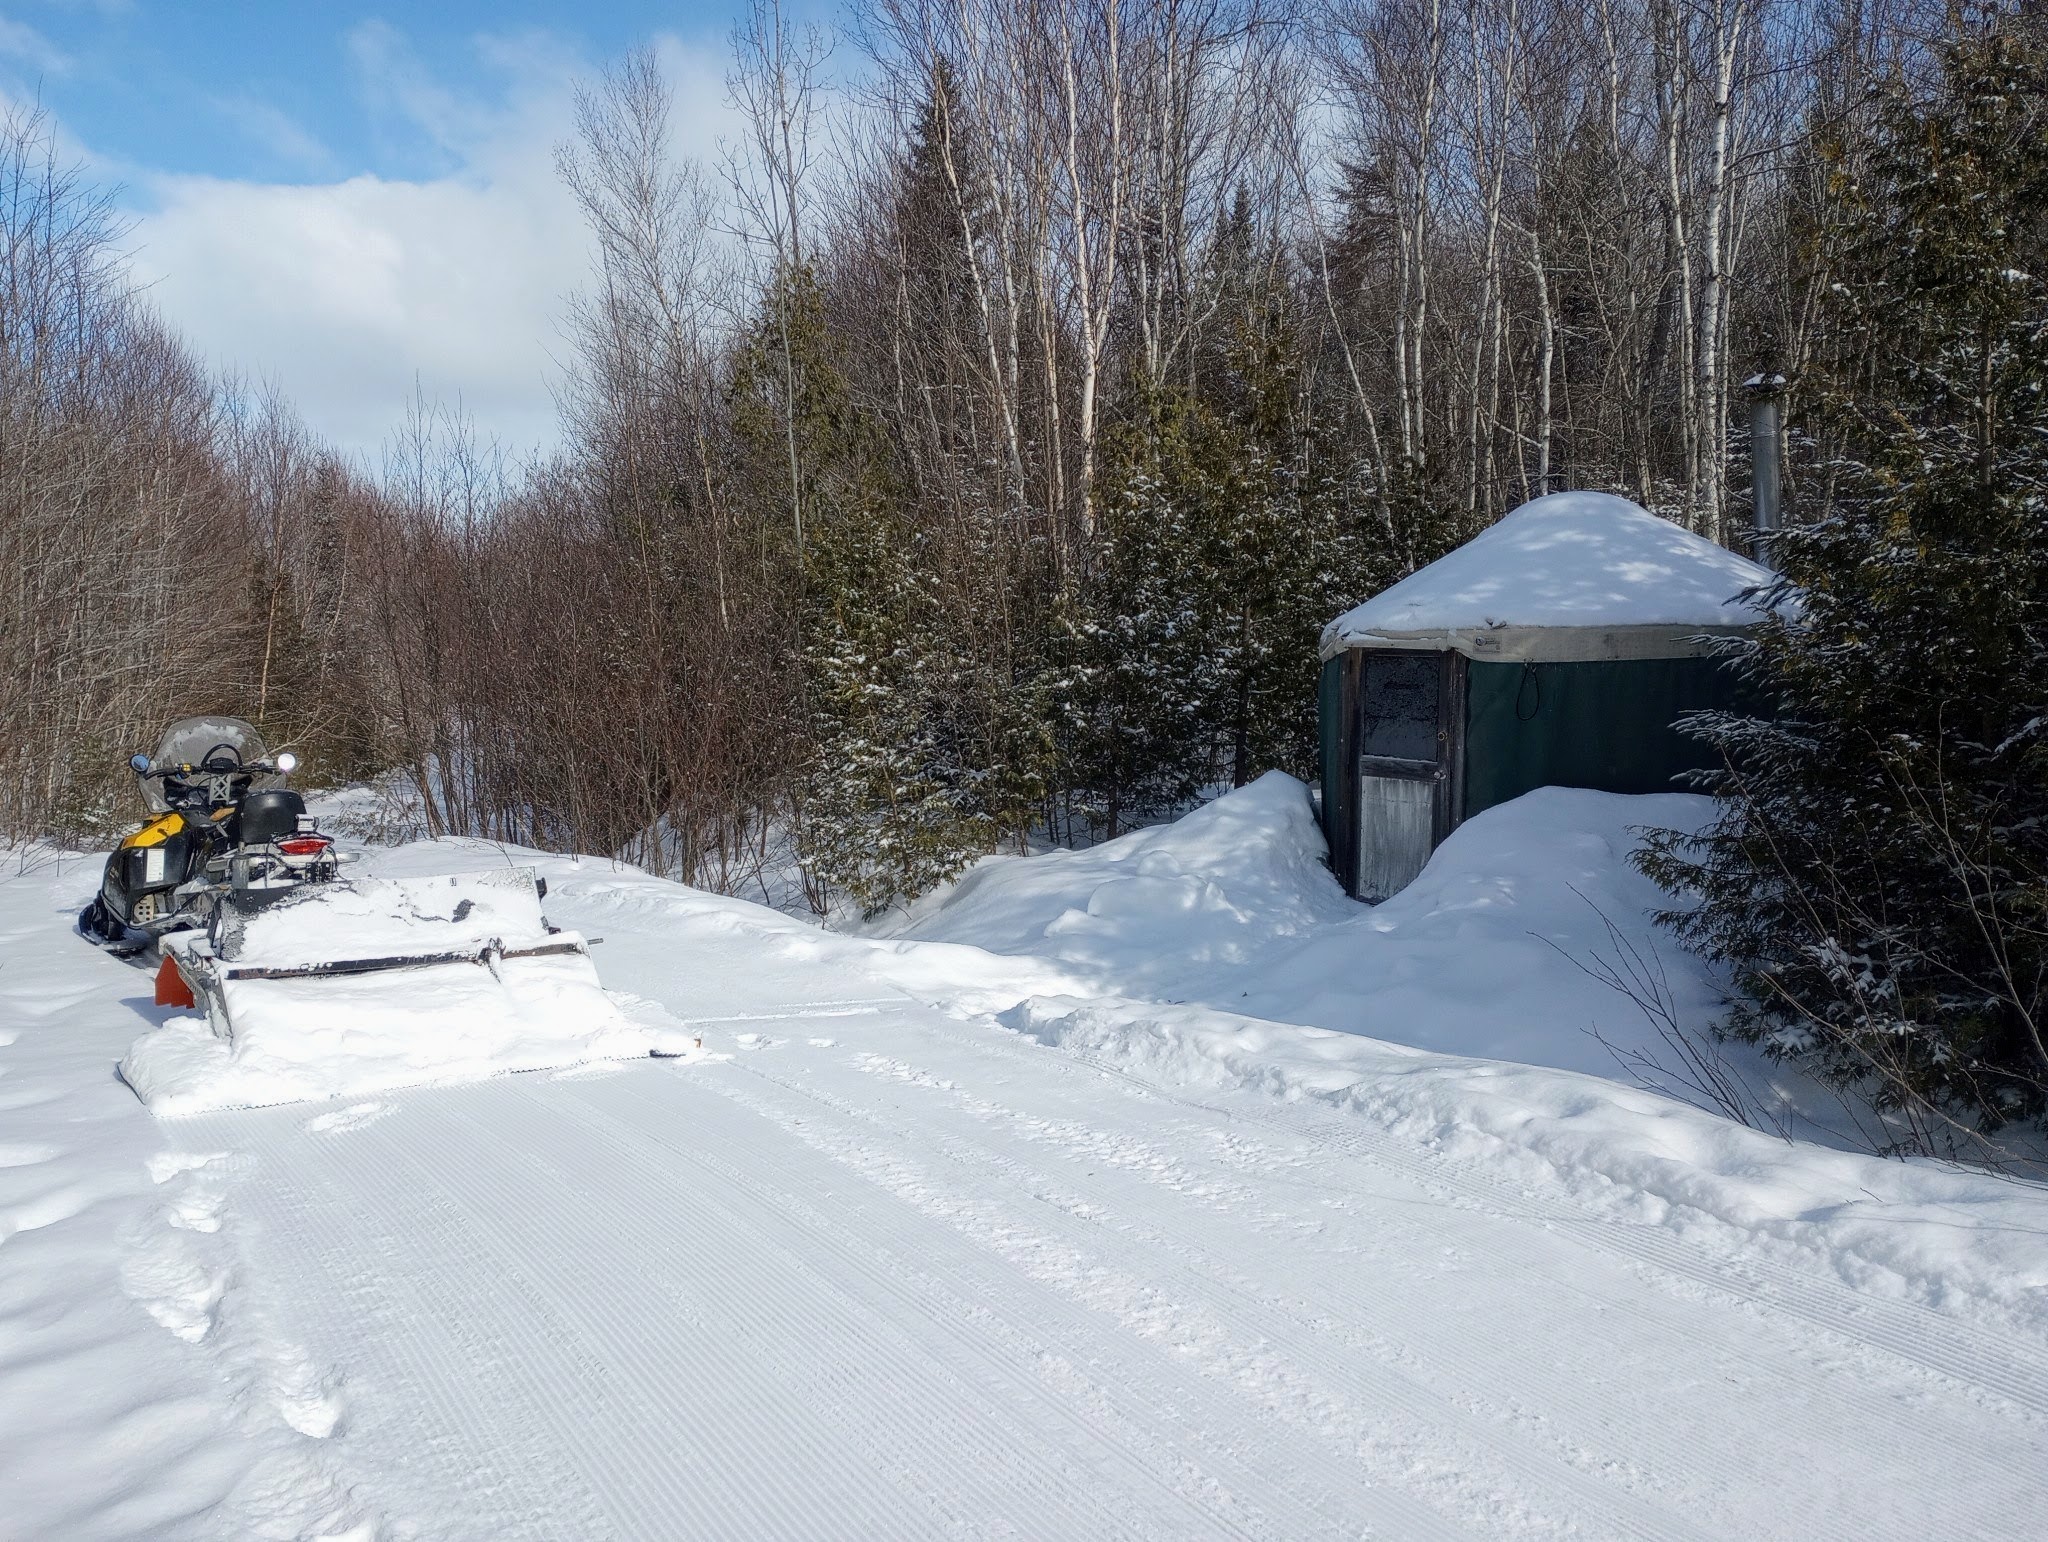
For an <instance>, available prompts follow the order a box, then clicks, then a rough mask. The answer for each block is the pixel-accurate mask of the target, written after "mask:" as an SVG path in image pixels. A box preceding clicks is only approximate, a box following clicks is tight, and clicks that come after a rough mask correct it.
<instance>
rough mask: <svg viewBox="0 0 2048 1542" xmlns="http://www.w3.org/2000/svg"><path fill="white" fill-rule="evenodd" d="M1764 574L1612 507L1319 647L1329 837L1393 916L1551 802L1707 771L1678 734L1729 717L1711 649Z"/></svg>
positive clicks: (1412, 581)
mask: <svg viewBox="0 0 2048 1542" xmlns="http://www.w3.org/2000/svg"><path fill="white" fill-rule="evenodd" d="M1770 578H1771V575H1770V573H1769V572H1767V571H1766V570H1765V569H1764V568H1762V567H1759V566H1758V565H1757V564H1756V563H1754V562H1751V561H1749V560H1748V559H1747V558H1744V557H1739V556H1737V555H1736V554H1735V553H1734V552H1731V551H1728V550H1726V549H1725V548H1723V547H1720V546H1716V545H1715V544H1714V543H1713V542H1711V541H1708V540H1704V539H1702V538H1701V537H1699V536H1696V535H1694V534H1693V533H1692V532H1690V531H1688V530H1685V529H1682V528H1681V527H1680V526H1678V525H1674V524H1672V523H1671V522H1670V521H1669V520H1666V519H1660V518H1658V517H1657V516H1656V515H1654V514H1651V513H1650V512H1648V511H1647V510H1645V509H1643V508H1640V507H1638V506H1637V505H1636V504H1633V503H1631V502H1629V501H1628V500H1627V499H1626V498H1617V497H1614V496H1612V495H1610V494H1607V493H1553V494H1551V495H1550V496H1548V497H1545V498H1538V499H1536V500H1534V501H1533V502H1530V503H1525V504H1523V505H1522V506H1521V507H1520V508H1518V509H1516V510H1515V511H1514V512H1513V513H1512V514H1510V515H1508V516H1507V517H1506V518H1505V519H1503V520H1501V521H1500V523H1498V524H1497V525H1494V526H1493V527H1492V528H1491V529H1489V530H1487V531H1485V532H1484V533H1482V534H1480V535H1478V536H1475V537H1474V538H1473V539H1472V540H1470V541H1468V542H1466V543H1465V544H1464V545H1463V546H1460V547H1459V548H1458V549H1457V550H1456V551H1453V552H1451V553H1450V554H1449V555H1447V556H1445V557H1442V558H1440V559H1439V560H1437V561H1436V562H1432V563H1431V564H1430V565H1429V566H1428V567H1426V568H1423V569H1421V570H1420V571H1419V572H1416V573H1412V574H1410V575H1409V576H1408V577H1407V578H1404V579H1402V580H1401V581H1400V582H1399V583H1397V584H1395V585H1394V586H1393V587H1392V588H1391V589H1387V590H1385V591H1383V592H1382V593H1380V594H1376V595H1374V596H1373V597H1372V598H1371V599H1369V600H1367V601H1366V602H1365V603H1364V604H1363V605H1360V606H1358V607H1357V608H1356V609H1353V610H1349V611H1346V612H1345V613H1344V614H1343V615H1341V616H1339V617H1338V618H1337V619H1336V620H1335V621H1332V622H1331V623H1330V624H1329V626H1327V627H1326V628H1324V630H1323V639H1322V660H1323V669H1322V680H1321V694H1320V698H1319V707H1320V719H1321V724H1320V727H1321V734H1322V789H1323V828H1324V833H1325V834H1326V835H1327V836H1328V838H1329V842H1330V854H1331V862H1332V865H1333V866H1334V867H1335V869H1336V871H1337V876H1338V877H1339V879H1341V880H1342V882H1343V883H1344V886H1345V887H1346V889H1348V890H1349V891H1350V892H1351V893H1352V894H1353V895H1355V896H1356V897H1358V898H1359V899H1363V900H1373V901H1377V900H1382V899H1385V898H1386V897H1387V896H1389V895H1391V894H1393V893H1394V892H1395V891H1396V890H1398V889H1400V888H1401V887H1402V886H1403V885H1404V884H1406V883H1407V882H1408V881H1409V879H1411V878H1413V877H1414V876H1415V875H1416V874H1417V873H1418V872H1420V871H1421V870H1422V866H1423V864H1424V863H1425V862H1426V861H1428V859H1429V854H1430V852H1431V851H1432V850H1434V849H1435V847H1436V845H1437V843H1438V842H1439V841H1441V840H1443V838H1444V837H1445V836H1447V835H1449V834H1450V832H1451V831H1452V830H1454V829H1456V828H1457V826H1458V824H1459V823H1460V822H1461V821H1463V820H1465V819H1468V818H1470V817H1471V816H1472V815H1474V814H1476V813H1478V812H1480V810H1482V809H1487V808H1491V807H1492V806H1493V805H1494V804H1496V803H1505V802H1506V801H1507V800H1508V799H1510V798H1514V797H1519V796H1520V795H1521V794H1523V793H1525V792H1528V791H1529V790H1531V789H1532V788H1536V787H1544V786H1564V787H1593V788H1599V789H1602V790H1604V791H1608V792H1630V793H1640V792H1669V791H1672V790H1673V789H1674V788H1675V787H1677V786H1678V785H1680V784H1679V783H1677V782H1676V781H1675V780H1674V778H1676V777H1678V776H1679V775H1680V774H1681V773H1683V772H1686V771H1689V770H1693V769H1695V768H1698V767H1700V766H1703V765H1705V764H1707V762H1708V752H1707V751H1706V749H1705V747H1704V746H1702V745H1701V744H1700V743H1699V742H1698V741H1696V740H1693V739H1690V738H1688V737H1686V736H1685V735H1683V734H1681V733H1679V732H1678V731H1677V729H1676V728H1675V727H1674V726H1673V724H1674V722H1675V721H1676V719H1677V718H1678V717H1680V716H1681V715H1682V714H1684V713H1686V712H1691V711H1695V710H1698V709H1703V708H1716V707H1726V706H1730V705H1733V704H1734V703H1735V702H1736V700H1737V698H1738V693H1739V682H1738V680H1737V679H1736V677H1735V675H1734V673H1733V672H1732V671H1731V670H1730V669H1728V668H1727V667H1726V664H1725V662H1724V661H1723V660H1722V659H1721V658H1720V657H1718V656H1717V655H1716V653H1715V650H1714V643H1715V640H1716V639H1717V638H1724V637H1729V636H1735V635H1739V634H1740V633H1742V632H1743V631H1745V630H1746V629H1748V628H1750V627H1752V626H1754V625H1755V624H1756V623H1757V622H1758V621H1759V620H1761V619H1762V612H1761V610H1760V609H1759V608H1758V607H1757V605H1756V603H1755V601H1754V591H1756V590H1757V589H1758V588H1760V587H1761V586H1762V585H1764V584H1766V583H1768V582H1769V581H1770Z"/></svg>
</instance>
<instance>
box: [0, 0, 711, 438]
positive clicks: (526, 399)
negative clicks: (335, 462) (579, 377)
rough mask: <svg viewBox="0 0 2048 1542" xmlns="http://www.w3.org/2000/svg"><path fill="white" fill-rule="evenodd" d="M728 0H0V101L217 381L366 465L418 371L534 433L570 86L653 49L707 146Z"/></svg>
mask: <svg viewBox="0 0 2048 1542" xmlns="http://www.w3.org/2000/svg"><path fill="white" fill-rule="evenodd" d="M738 9H739V7H738V4H737V3H736V0H711V3H695V4H675V3H655V0H587V3H583V4H575V3H564V0H491V3H485V0H447V3H436V4H432V5H419V6H414V7H409V8H408V7H384V8H378V7H375V6H361V5H348V4H330V3H324V0H319V3H304V0H275V3H269V4H260V3H255V0H209V3H196V0H0V99H4V100H5V101H7V102H11V103H13V104H16V105H19V104H22V103H24V102H28V101H33V100H36V99H38V98H39V99H40V101H41V103H42V105H43V106H44V107H45V108H46V109H47V110H48V111H49V112H50V114H51V115H52V117H53V119H54V121H55V124H56V127H57V130H58V132H59V134H60V135H61V137H62V140H63V143H64V145H65V148H66V149H67V151H68V152H69V153H71V154H72V155H73V156H75V157H77V158H79V159H81V160H83V161H84V162H85V163H86V164H87V166H88V167H89V169H90V170H91V171H92V173H93V174H94V175H95V176H97V177H99V178H100V179H101V180H103V181H105V182H107V183H109V184H117V185H119V186H120V187H121V189H122V194H121V198H122V203H123V206H124V207H125V208H126V209H127V210H128V211H129V213H130V214H131V216H132V217H133V219H134V230H133V234H132V236H131V238H130V241H131V245H132V248H133V266H134V268H135V271H136V273H137V276H138V278H139V279H140V281H141V282H143V283H145V284H147V285H149V286H150V291H151V294H152V296H153V298H154V300H155V303H156V304H157V306H158V307H159V309H161V310H162V311H163V312H164V314H165V315H166V317H167V318H168V319H169V320H170V321H171V322H172V323H173V324H174V325H175V326H176V327H177V328H178V329H179V330H180V331H181V332H182V333H183V334H184V335H185V336H186V337H187V338H188V340H190V341H191V342H192V344H193V345H194V346H195V347H196V348H198V349H199V350H200V351H201V352H202V353H203V354H204V355H205V356H206V357H207V359H208V360H209V362H211V363H212V364H213V365H215V366H216V367H217V368H221V369H223V370H232V371H235V372H238V373H240V374H241V375H243V376H245V377H248V378H250V379H251V380H254V381H266V382H272V383H275V384H276V385H277V386H278V387H280V388H281V389H283V391H284V392H285V393H286V394H287V395H289V396H291V397H292V398H293V399H294V400H295V401H296V402H297V403H298V404H299V405H300V407H301V410H302V411H303V412H304V413H305V415H306V417H307V418H308V420H309V421H310V422H311V423H312V424H313V426H314V427H315V428H316V429H318V430H319V431H321V432H322V433H323V434H325V435H326V436H328V437H329V438H331V439H333V440H335V441H336V442H338V443H340V444H341V445H343V446H344V447H345V448H346V449H348V450H349V451H351V452H352V453H355V454H358V455H360V456H361V457H362V458H363V459H364V460H365V461H366V462H368V463H370V464H373V465H374V464H375V463H376V461H377V459H378V456H379V452H380V446H381V444H382V442H383V440H384V438H385V436H386V435H387V434H388V433H389V431H390V429H391V428H392V427H393V426H394V425H395V423H396V422H397V421H398V419H399V417H400V415H401V414H402V412H403V408H404V404H405V401H406V399H407V398H408V397H409V396H410V395H411V393H412V390H413V386H414V383H415V382H417V383H418V385H419V386H420V387H421V388H422V389H423V390H425V391H426V392H427V394H429V395H432V396H438V397H442V398H444V399H460V400H461V402H462V403H463V405H464V406H465V408H466V409H467V410H468V411H469V412H470V413H471V415H472V416H473V417H474V418H475V420H476V421H477V423H478V424H479V426H480V427H481V428H482V429H483V430H484V431H485V432H486V433H488V434H491V435H494V436H496V437H497V438H498V439H499V440H500V441H501V442H502V443H503V444H504V445H505V447H506V448H507V449H508V450H509V451H511V452H512V453H513V454H514V455H518V454H521V453H523V452H525V451H528V450H532V449H536V448H543V449H544V448H546V447H547V446H548V445H549V444H550V443H551V442H552V439H553V436H554V423H553V407H552V396H551V394H550V392H551V387H552V384H553V382H554V381H555V380H556V379H557V378H558V375H559V361H560V360H561V358H562V357H563V356H564V353H565V349H564V345H563V341H562V334H561V325H560V319H561V315H562V311H563V302H564V300H565V299H566V296H567V295H568V294H569V293H570V292H571V291H572V290H574V289H575V288H576V287H578V286H579V285H580V284H581V283H582V282H583V279H584V276H585V275H586V273H587V271H588V244H587V241H586V239H585V238H584V236H583V233H582V231H581V229H580V227H579V225H578V223H577V221H576V218H575V213H574V210H573V208H572V207H571V206H570V205H569V202H568V200H567V197H566V195H565V194H564V192H563V191H562V189H561V188H560V187H559V185H558V184H557V183H556V180H555V178H554V174H553V169H552V161H551V154H552V149H553V146H554V145H555V144H556V143H557V142H558V141H560V140H561V139H562V138H564V137H565V136H566V135H567V133H568V132H569V128H570V116H569V114H570V103H571V99H572V93H573V90H574V88H575V85H576V83H577V82H578V81H579V80H583V79H587V78H589V76H590V75H591V74H592V73H594V72H595V71H596V70H597V69H598V68H600V67H601V66H602V65H603V64H605V63H606V62H608V61H610V60H613V59H616V58H617V57H618V56H619V55H621V54H622V53H624V52H625V51H626V50H627V49H628V48H630V47H632V46H634V45H635V44H638V43H643V42H651V43H653V44H654V45H655V46H656V47H657V51H658V53H659V56H660V58H661V60H662V62H663V64H664V66H665V68H666V69H667V71H668V73H669V76H670V79H671V81H672V83H673V84H674V85H675V87H676V92H677V106H676V122H675V124H674V125H673V129H674V134H675V139H676V143H677V144H678V146H679V148H680V149H682V150H683V151H684V152H685V153H689V154H693V155H697V156H699V157H702V158H705V159H707V160H710V159H714V158H715V157H716V155H717V153H718V145H719V142H720V141H721V139H725V138H730V137H731V136H732V134H733V132H734V128H735V124H734V122H733V120H732V117H731V114H730V109H729V107H728V105H727V104H726V102H725V90H724V80H723V77H724V73H725V58H726V48H727V36H728V34H729V31H730V29H731V26H732V21H733V18H734V16H735V14H736V13H737V11H738Z"/></svg>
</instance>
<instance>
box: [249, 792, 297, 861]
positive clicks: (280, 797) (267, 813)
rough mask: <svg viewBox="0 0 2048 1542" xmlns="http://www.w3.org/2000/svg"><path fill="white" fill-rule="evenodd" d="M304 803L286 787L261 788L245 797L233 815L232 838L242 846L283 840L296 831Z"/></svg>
mask: <svg viewBox="0 0 2048 1542" xmlns="http://www.w3.org/2000/svg"><path fill="white" fill-rule="evenodd" d="M305 812H306V800H305V799H304V798H302V797H300V796H299V795H298V794H297V793H295V792H293V791H292V790H291V789H290V788H289V787H265V788H263V789H262V790H261V791H258V792H252V793H248V794H246V795H245V796H244V797H243V799H242V807H241V811H240V813H238V814H237V815H236V825H237V828H236V830H235V832H234V834H235V838H236V839H237V840H239V841H240V842H241V843H242V844H243V845H245V846H261V845H264V844H267V843H268V842H271V841H277V840H282V839H284V837H285V836H287V835H290V834H291V833H292V832H293V831H294V830H296V829H298V827H299V816H300V815H301V814H303V813H305Z"/></svg>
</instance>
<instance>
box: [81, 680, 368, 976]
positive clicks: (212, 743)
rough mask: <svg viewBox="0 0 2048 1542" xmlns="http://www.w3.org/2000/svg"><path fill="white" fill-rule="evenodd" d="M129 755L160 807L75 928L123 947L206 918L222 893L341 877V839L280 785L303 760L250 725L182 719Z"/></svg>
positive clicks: (253, 897)
mask: <svg viewBox="0 0 2048 1542" xmlns="http://www.w3.org/2000/svg"><path fill="white" fill-rule="evenodd" d="M129 764H130V765H131V766H133V767H134V769H135V774H136V776H137V778H138V779H139V781H140V783H141V787H142V796H143V799H144V801H145V802H146V803H147V804H148V805H149V808H150V811H151V814H152V815H153V817H152V818H151V819H150V820H149V821H148V822H147V823H146V824H144V825H143V826H142V827H141V828H140V829H138V830H136V831H134V832H132V833H131V834H129V835H128V836H127V837H126V838H124V839H123V840H122V842H121V844H120V846H119V847H118V848H116V849H115V851H114V852H113V853H112V854H111V855H110V856H109V857H108V858H107V867H106V872H105V874H104V876H103V877H102V879H101V882H100V892H99V893H98V894H97V895H96V896H94V898H93V901H92V903H91V904H89V905H87V906H86V907H85V909H84V910H83V911H81V912H80V913H79V917H78V929H79V931H80V932H81V933H83V934H84V935H85V936H86V937H87V938H88V939H90V940H91V941H93V942H95V943H98V944H99V945H100V946H102V947H104V948H107V949H108V950H110V951H113V952H118V953H139V952H141V951H142V950H143V949H145V948H147V947H149V946H151V945H152V944H154V943H155V942H156V941H157V940H158V939H159V938H161V937H163V936H164V935H165V934H166V933H169V932H174V931H182V930H186V929H188V928H194V927H204V926H206V925H208V924H209V923H210V922H211V921H212V919H213V916H214V913H215V911H216V910H218V909H219V907H220V904H221V901H222V898H223V896H227V895H233V896H235V897H236V899H237V902H238V903H240V904H243V905H245V906H246V905H249V904H253V903H258V902H260V901H261V900H263V899H264V898H269V897H277V896H281V895H283V894H286V893H288V892H290V891H291V890H293V889H296V888H298V887H299V886H300V885H302V884H306V883H320V882H324V881H326V880H328V879H330V878H332V877H333V876H334V875H335V871H336V867H335V851H334V843H333V842H332V841H331V840H329V839H328V838H327V837H326V836H325V835H322V834H321V833H320V832H319V831H318V830H317V829H315V828H314V826H313V820H312V817H311V816H310V815H308V814H307V812H306V801H305V799H303V798H301V797H300V796H299V795H298V794H297V793H296V792H293V791H292V790H291V789H290V788H288V787H286V786H285V785H284V778H285V776H286V775H287V774H288V773H289V772H290V771H291V770H292V769H293V768H294V766H295V765H296V764H297V762H296V760H295V759H294V758H293V757H292V756H291V755H290V754H283V755H278V756H275V757H273V756H272V755H271V753H270V751H269V750H268V748H267V747H266V746H265V745H264V743H263V738H262V736H261V735H260V734H258V733H257V731H256V730H255V729H254V728H253V727H252V726H250V725H249V724H248V723H245V722H243V721H242V720H241V719H240V718H232V717H195V718H185V719H183V720H182V721H180V722H176V723H173V724H172V725H171V726H170V727H169V728H168V729H166V730H165V731H164V737H163V742H162V743H160V744H159V745H158V746H157V751H156V754H155V755H153V756H146V755H137V756H135V757H134V758H133V759H132V760H130V762H129Z"/></svg>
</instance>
